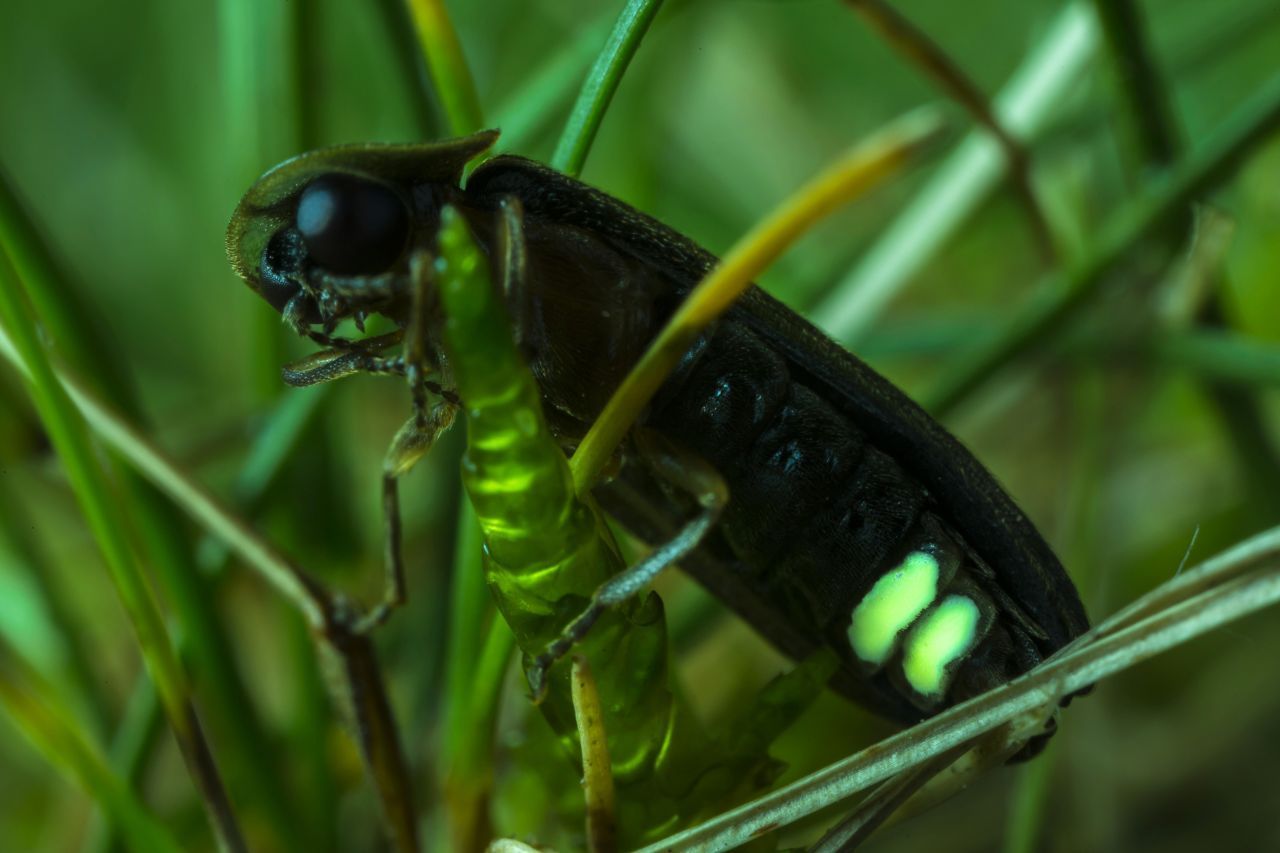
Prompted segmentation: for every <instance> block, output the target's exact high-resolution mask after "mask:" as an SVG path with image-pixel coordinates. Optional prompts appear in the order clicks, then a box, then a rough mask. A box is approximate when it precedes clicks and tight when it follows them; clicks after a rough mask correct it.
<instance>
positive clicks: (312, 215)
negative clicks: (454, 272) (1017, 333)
mask: <svg viewBox="0 0 1280 853" xmlns="http://www.w3.org/2000/svg"><path fill="white" fill-rule="evenodd" d="M296 222H297V225H298V231H299V232H300V233H301V234H302V239H303V241H304V242H305V243H306V245H307V254H308V255H310V257H311V259H312V260H313V261H314V262H315V263H316V264H318V265H319V266H321V267H324V268H325V269H327V270H330V271H332V272H335V273H339V274H341V275H373V274H375V273H380V272H383V271H385V270H387V269H388V268H390V266H391V265H392V264H394V263H395V262H396V259H397V258H399V257H400V253H401V252H402V251H403V250H404V244H405V240H406V238H408V236H409V211H408V210H406V209H405V204H404V202H403V201H402V200H401V199H400V196H398V195H396V193H395V192H393V191H392V190H391V188H390V187H388V186H386V185H385V184H381V183H378V182H377V181H371V180H368V179H366V178H359V177H356V176H354V175H343V174H337V173H335V174H331V175H322V176H321V177H319V178H316V179H315V180H314V181H312V182H311V184H310V185H309V186H308V187H307V188H306V189H305V190H303V191H302V196H301V197H300V198H299V199H298V212H297V215H296Z"/></svg>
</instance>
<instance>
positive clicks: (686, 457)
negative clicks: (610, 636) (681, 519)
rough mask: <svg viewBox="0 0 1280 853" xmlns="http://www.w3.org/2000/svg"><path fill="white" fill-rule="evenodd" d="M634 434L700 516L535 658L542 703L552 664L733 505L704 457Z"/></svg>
mask: <svg viewBox="0 0 1280 853" xmlns="http://www.w3.org/2000/svg"><path fill="white" fill-rule="evenodd" d="M633 435H634V437H635V443H636V447H637V449H638V450H639V451H640V453H641V455H643V456H644V458H645V460H646V461H647V463H648V464H649V466H650V468H651V469H652V471H653V472H654V473H655V474H656V475H657V476H658V477H660V478H661V479H663V480H665V481H666V482H668V483H670V484H671V485H673V486H675V487H676V488H678V489H680V490H681V491H683V492H686V493H688V494H690V495H692V496H693V497H694V498H695V499H696V500H697V502H698V506H699V511H698V514H697V515H696V516H694V517H693V518H692V519H691V520H690V521H688V522H687V523H685V525H684V526H683V527H681V528H680V530H679V531H677V532H676V534H675V536H673V537H672V538H671V539H670V540H668V541H667V542H666V543H664V544H663V545H661V546H659V547H658V548H656V549H654V551H653V552H652V553H651V554H649V556H647V557H645V558H644V559H643V560H641V561H640V562H639V563H636V564H635V565H634V566H632V567H630V568H629V569H627V570H626V571H624V572H622V573H621V574H618V575H615V576H614V577H612V578H610V579H609V580H608V581H606V582H605V583H604V584H603V585H602V586H601V587H600V588H599V589H597V590H596V591H595V593H594V594H593V595H592V596H591V603H590V604H588V605H587V609H586V610H584V611H582V613H580V614H578V615H577V616H576V617H575V618H574V619H573V621H571V622H570V623H569V624H568V625H567V626H565V628H564V630H563V631H561V633H560V636H559V637H557V638H556V639H555V640H552V641H551V643H550V644H549V645H548V646H547V648H546V650H545V651H543V653H542V654H540V655H538V656H537V657H536V658H534V660H533V663H532V664H531V665H530V667H529V670H528V677H529V686H530V687H531V688H532V689H533V695H534V699H535V700H537V699H541V698H542V695H543V694H544V693H545V692H546V686H547V679H546V675H547V672H548V671H549V670H550V669H551V667H552V665H553V664H555V662H556V661H558V660H560V659H561V658H562V657H564V656H565V655H566V654H568V653H569V650H570V649H572V648H573V647H574V645H576V644H577V643H579V642H580V641H581V640H582V639H583V638H584V637H586V635H587V633H588V632H589V631H590V630H591V628H592V626H593V625H595V623H596V621H597V620H598V619H599V618H600V617H601V616H602V615H603V614H604V613H605V611H607V610H609V609H610V608H612V607H616V606H617V605H619V604H621V603H622V602H624V601H626V600H627V599H629V598H631V597H632V596H633V595H635V594H636V593H639V592H642V591H643V590H644V589H646V588H647V587H648V586H649V585H650V584H651V583H653V581H654V579H656V578H657V577H658V575H660V574H662V572H663V571H665V570H666V569H667V568H668V567H669V566H672V565H674V564H676V563H678V562H680V560H681V559H682V558H683V557H685V556H687V555H688V554H689V553H690V552H691V551H692V550H693V549H694V548H696V547H697V546H698V544H699V543H700V542H701V541H702V539H703V537H705V536H706V535H707V533H708V531H710V530H711V528H712V527H713V526H714V525H715V523H716V521H717V520H718V519H719V518H720V513H721V512H723V510H724V507H725V504H727V503H728V502H729V488H728V486H726V485H725V482H724V478H722V477H721V476H720V472H718V471H717V470H715V468H713V467H712V466H711V465H709V464H708V463H707V462H706V460H704V459H702V457H700V456H697V455H696V454H694V453H692V452H690V451H688V450H686V449H685V448H683V447H679V446H678V445H675V444H673V443H672V442H671V441H670V440H668V439H667V438H665V437H664V436H662V435H661V434H659V433H657V432H656V431H654V430H651V429H646V428H644V427H639V428H637V429H635V430H633Z"/></svg>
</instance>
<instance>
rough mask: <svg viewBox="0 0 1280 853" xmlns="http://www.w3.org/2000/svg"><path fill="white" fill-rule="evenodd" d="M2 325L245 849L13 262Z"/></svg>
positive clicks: (160, 676) (207, 790) (173, 716)
mask: <svg viewBox="0 0 1280 853" xmlns="http://www.w3.org/2000/svg"><path fill="white" fill-rule="evenodd" d="M0 322H2V323H3V324H4V327H5V330H6V333H7V335H8V337H9V338H10V340H11V341H12V342H13V345H14V347H15V349H16V350H17V352H18V354H19V356H20V357H21V358H22V360H23V362H24V363H25V364H26V366H27V371H28V372H26V373H24V374H23V378H24V380H25V381H26V383H27V387H28V391H29V392H30V394H31V397H32V400H33V402H34V403H35V406H36V409H37V411H38V412H39V413H40V418H41V421H42V422H43V423H44V425H45V428H46V430H47V431H48V434H49V439H50V442H51V443H52V444H53V446H54V448H55V450H56V451H57V453H58V456H59V458H60V459H61V460H62V463H63V465H64V467H65V469H66V472H67V477H68V479H69V480H70V482H71V485H72V489H73V491H74V492H75V493H76V497H77V499H78V501H79V503H80V507H81V510H82V511H83V512H84V514H85V517H86V519H87V520H88V522H89V527H90V529H91V530H92V531H93V535H94V538H95V540H96V541H97V543H98V546H99V548H100V549H101V551H102V554H103V557H104V558H105V560H106V563H107V568H108V570H109V571H110V573H111V578H112V581H113V583H114V585H115V587H116V590H117V592H118V593H119V595H120V600H121V603H122V604H123V605H124V608H125V611H126V613H127V614H128V615H129V619H130V622H131V623H132V625H133V629H134V633H135V634H136V636H137V640H138V646H139V648H140V650H141V651H142V655H143V659H144V660H145V661H146V664H147V670H148V671H149V672H150V674H151V677H152V678H153V679H154V680H155V683H156V687H157V689H158V690H159V692H160V695H161V698H162V701H163V703H164V706H165V710H166V714H167V716H168V718H169V723H170V726H171V727H172V728H173V731H174V734H175V736H176V737H177V740H178V743H179V746H180V747H181V749H182V752H183V755H184V757H185V758H186V760H187V766H188V769H189V771H190V772H191V775H192V778H193V780H194V781H195V782H196V786H197V788H198V789H199V790H200V793H201V795H202V797H203V799H204V803H205V806H206V809H207V811H208V813H209V818H210V822H211V824H212V825H213V828H214V831H215V833H216V834H217V836H218V837H219V840H220V842H221V843H222V844H223V845H224V846H226V847H227V848H229V849H240V848H242V847H243V845H244V842H243V838H242V837H241V833H240V829H239V827H238V826H237V825H236V822H235V818H234V816H233V815H232V812H231V806H230V802H229V801H228V800H227V796H226V792H225V789H224V788H223V785H222V781H221V779H220V778H219V777H218V774H217V770H216V768H215V765H214V764H213V761H212V757H211V755H210V753H209V748H208V744H207V743H206V742H205V740H204V736H203V734H202V732H201V731H200V727H199V724H198V723H197V722H196V718H195V713H194V711H193V709H192V707H191V704H190V694H189V691H188V689H187V684H186V678H185V675H184V673H183V672H182V668H181V666H180V665H179V663H178V659H177V655H176V654H175V652H174V649H173V646H172V645H170V642H169V637H168V633H167V631H166V629H165V626H164V620H163V618H162V616H161V615H160V610H159V607H158V606H157V604H156V601H155V597H154V595H153V593H152V591H151V589H150V586H149V584H148V583H147V580H146V578H145V577H144V575H143V574H142V571H141V568H140V566H139V565H138V564H137V562H136V561H135V559H134V556H133V549H132V547H131V545H130V543H129V542H128V541H127V539H126V534H125V531H126V530H128V529H129V521H128V520H127V519H126V517H125V515H124V513H123V511H122V506H121V503H120V500H119V496H118V493H117V492H116V490H115V489H114V488H113V487H112V486H111V484H110V483H109V482H108V480H107V477H106V475H105V472H104V471H103V469H102V467H101V465H100V464H99V462H98V460H97V459H96V458H95V454H94V450H93V447H92V445H91V443H90V441H89V437H88V434H87V432H86V430H85V428H84V423H83V421H82V420H81V419H80V416H79V414H78V413H77V412H76V411H75V408H74V407H73V406H72V404H71V401H70V399H68V398H67V395H66V393H65V392H64V391H63V390H62V386H61V385H60V384H59V383H58V380H57V378H56V377H55V376H54V373H53V368H52V367H51V366H50V364H49V361H48V358H47V354H46V351H45V348H44V346H43V345H42V343H41V341H40V339H39V335H38V333H37V331H36V329H37V328H38V324H37V321H36V318H35V314H34V311H33V310H32V309H31V307H30V305H29V303H28V301H27V296H26V293H25V291H24V289H23V287H22V285H21V283H20V281H19V279H18V276H17V273H16V271H15V270H14V269H13V267H12V265H11V264H10V263H9V261H8V259H7V257H6V258H5V260H4V263H3V265H2V266H0Z"/></svg>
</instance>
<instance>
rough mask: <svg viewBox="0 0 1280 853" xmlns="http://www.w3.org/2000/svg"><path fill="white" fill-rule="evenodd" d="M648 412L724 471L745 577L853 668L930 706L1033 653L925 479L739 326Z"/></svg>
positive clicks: (727, 526)
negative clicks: (873, 441) (874, 442)
mask: <svg viewBox="0 0 1280 853" xmlns="http://www.w3.org/2000/svg"><path fill="white" fill-rule="evenodd" d="M647 423H648V425H649V426H650V427H652V428H655V429H658V430H659V431H661V432H663V433H665V434H667V435H668V436H669V437H670V438H672V439H673V440H675V441H677V442H679V443H680V444H682V445H684V446H686V447H688V448H689V449H690V450H692V451H694V452H696V453H698V454H699V455H700V456H702V457H703V458H704V459H705V460H706V461H707V462H709V463H710V464H711V465H713V466H714V467H715V468H716V469H717V470H718V471H719V472H720V474H721V475H722V476H723V477H724V479H725V481H726V483H727V485H728V486H729V493H730V500H729V505H728V507H727V508H726V510H725V514H724V516H723V520H722V529H723V535H724V538H725V540H726V541H727V543H728V544H729V546H730V547H731V549H732V550H733V552H734V554H735V556H736V557H737V558H738V560H739V561H741V564H742V565H743V566H744V567H745V568H746V571H745V573H744V575H743V576H742V577H741V578H740V580H741V582H742V583H744V584H746V585H749V586H751V587H752V588H753V591H754V592H755V593H756V595H757V596H758V597H760V598H763V599H765V600H767V601H769V602H772V604H773V606H774V607H775V608H776V609H777V610H778V611H779V612H778V617H779V618H780V619H784V620H786V621H787V622H788V623H789V624H791V625H793V626H804V630H806V631H808V632H809V635H810V638H811V640H812V641H813V642H815V643H823V644H827V645H829V646H831V647H832V648H834V649H835V650H836V651H837V653H838V654H839V655H840V656H841V658H842V659H843V660H845V661H846V663H847V665H848V666H849V667H850V668H851V669H852V670H853V671H854V672H856V673H857V675H858V676H860V677H862V678H866V679H874V680H876V681H878V682H879V685H878V686H879V688H880V689H887V690H892V691H894V692H896V693H898V694H899V695H900V696H902V697H903V698H905V699H907V700H908V702H910V704H911V705H912V706H914V707H915V708H917V709H919V710H921V711H924V712H928V711H932V710H936V709H937V708H939V707H942V706H944V705H947V704H950V703H951V702H952V701H954V700H955V699H958V698H963V697H966V696H969V695H973V694H974V693H977V692H981V690H983V689H987V688H989V687H991V686H994V684H997V683H1000V682H1001V681H1004V680H1007V679H1008V678H1009V677H1011V676H1013V675H1016V674H1018V673H1020V672H1023V671H1025V670H1026V669H1028V668H1029V667H1030V666H1031V665H1033V664H1034V663H1035V662H1036V661H1037V660H1038V659H1039V655H1038V654H1037V653H1036V652H1035V646H1034V644H1033V643H1031V642H1030V639H1029V638H1028V637H1027V636H1026V633H1027V632H1026V629H1025V627H1024V623H1025V622H1026V617H1025V616H1023V615H1022V614H1021V613H1019V612H1017V610H1016V605H1013V604H1012V603H1011V602H1010V601H1009V599H1008V596H1005V595H1002V594H1000V592H999V590H998V589H997V588H996V587H995V581H994V577H993V575H992V573H991V572H990V570H989V569H985V567H984V566H983V565H982V563H981V561H980V559H979V558H977V557H976V556H975V555H974V554H973V553H972V552H971V550H970V549H969V548H968V547H967V545H966V544H965V543H964V541H963V539H962V537H961V536H960V535H959V534H958V533H956V532H955V531H954V530H952V529H951V527H950V525H948V524H947V522H946V520H945V519H943V518H941V517H940V515H939V514H938V509H937V506H936V504H935V502H934V501H933V500H932V499H931V497H930V495H929V492H928V490H927V489H926V488H925V487H924V486H923V485H921V484H920V483H919V482H917V481H916V480H915V479H914V478H913V477H911V476H910V475H909V474H908V473H907V472H906V471H905V470H904V469H903V468H902V466H900V465H899V464H898V463H897V462H896V461H895V460H894V459H893V458H892V457H890V456H889V455H888V454H887V453H885V452H884V451H882V450H881V449H879V448H877V447H875V446H874V445H872V444H871V443H869V442H868V441H867V438H866V436H865V435H864V434H863V433H862V431H861V430H859V429H858V428H857V426H856V424H854V423H853V422H852V421H851V420H850V419H849V417H848V416H847V415H844V414H842V413H841V412H839V411H837V410H836V409H835V408H834V407H833V406H832V405H831V404H830V403H828V402H827V401H826V400H824V399H823V398H822V397H820V396H819V395H818V394H817V393H815V392H814V391H813V390H811V389H810V388H808V387H806V385H805V384H803V382H802V381H800V380H797V379H795V378H793V377H792V376H791V375H790V373H789V371H788V369H787V363H786V361H785V360H784V359H783V358H782V357H781V356H780V355H779V354H778V353H776V352H775V351H774V350H773V349H772V348H771V347H770V346H769V345H768V343H766V342H764V341H763V340H761V339H760V338H759V337H758V336H757V335H756V334H755V333H754V332H752V331H751V330H750V329H749V328H747V327H746V326H744V325H742V324H740V323H737V322H734V321H732V320H729V321H726V322H724V323H722V324H721V325H720V327H719V328H718V329H717V330H716V331H715V333H714V335H712V336H711V337H710V338H709V339H708V340H707V341H706V343H705V344H704V345H703V346H702V347H699V348H697V349H696V350H695V351H694V352H693V353H691V355H690V356H689V357H688V358H686V360H685V362H684V364H683V365H682V368H681V369H680V370H679V371H677V373H676V374H675V375H673V377H672V378H671V379H670V380H669V381H668V383H667V384H666V386H665V387H664V389H663V391H662V392H661V394H660V395H659V397H658V398H657V399H656V400H655V402H654V405H653V407H652V409H651V410H650V413H649V416H648V418H647Z"/></svg>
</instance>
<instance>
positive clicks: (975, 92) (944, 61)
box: [845, 0, 1058, 266]
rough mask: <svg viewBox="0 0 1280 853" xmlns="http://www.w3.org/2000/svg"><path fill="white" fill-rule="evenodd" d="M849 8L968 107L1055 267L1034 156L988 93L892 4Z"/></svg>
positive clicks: (863, 0) (859, 0) (857, 3)
mask: <svg viewBox="0 0 1280 853" xmlns="http://www.w3.org/2000/svg"><path fill="white" fill-rule="evenodd" d="M845 5H846V6H850V7H852V8H853V10H854V11H855V12H857V13H858V14H859V15H861V16H862V18H863V19H864V20H865V21H866V22H867V23H868V24H870V25H871V27H872V28H873V29H875V30H876V31H877V32H879V33H880V34H881V35H882V36H883V37H884V39H885V41H887V42H888V43H889V44H890V46H892V47H893V48H894V49H895V50H897V51H898V52H899V53H901V54H902V55H903V56H905V57H906V58H907V60H908V61H909V62H912V63H914V64H915V65H916V66H917V67H918V68H919V69H920V70H921V71H922V72H924V74H926V75H927V76H929V77H932V78H933V79H934V80H935V81H936V82H937V83H938V85H939V88H941V89H942V91H943V92H945V93H946V94H948V95H949V96H950V97H952V98H953V99H954V100H955V101H956V103H958V104H960V105H961V106H962V107H964V108H965V109H966V110H967V111H968V112H969V114H970V115H971V116H972V117H973V119H974V120H975V121H977V122H978V123H979V124H981V125H982V126H983V127H984V128H986V129H987V131H988V132H989V133H990V134H991V135H992V137H994V138H995V140H996V142H997V143H998V144H999V146H1000V149H1001V151H1002V152H1003V153H1004V158H1005V162H1006V164H1007V167H1008V170H1009V177H1010V178H1011V179H1012V182H1013V190H1014V193H1015V194H1016V195H1017V196H1018V199H1019V201H1021V202H1022V206H1023V209H1024V210H1025V211H1026V213H1027V220H1028V221H1029V222H1030V224H1031V231H1032V234H1033V235H1034V237H1035V240H1036V243H1037V244H1038V245H1039V248H1040V253H1041V255H1042V256H1043V258H1044V260H1045V262H1046V264H1047V265H1050V266H1052V265H1053V264H1054V263H1055V262H1056V260H1057V255H1058V250H1057V247H1056V245H1055V241H1054V238H1053V231H1052V230H1051V228H1050V227H1049V219H1048V217H1047V216H1046V215H1045V213H1044V209H1043V207H1042V206H1041V204H1040V200H1039V198H1037V196H1036V191H1035V186H1034V185H1033V184H1032V181H1031V157H1030V155H1029V153H1028V152H1027V149H1026V148H1025V147H1023V145H1022V143H1021V142H1019V141H1018V140H1017V139H1016V138H1015V137H1014V136H1013V134H1012V133H1011V132H1010V131H1009V129H1008V128H1006V127H1005V125H1004V122H1003V120H1002V119H1001V118H1000V116H998V115H997V114H996V111H995V110H994V109H993V108H992V106H991V103H990V102H989V101H988V100H987V96H986V94H985V93H984V92H983V91H982V90H981V89H980V88H978V85H977V84H976V83H974V82H973V79H972V78H970V77H969V75H968V74H966V73H965V70H964V68H963V67H961V65H960V63H958V62H956V61H955V60H954V59H952V58H951V57H950V56H949V55H947V52H946V51H945V50H943V49H942V46H941V45H940V44H938V42H936V41H935V40H933V39H932V38H930V37H929V35H928V33H926V32H924V31H923V30H921V29H920V28H919V27H917V26H916V25H915V24H913V23H912V22H911V21H910V20H909V19H908V18H907V17H906V16H904V15H903V14H902V13H901V12H899V11H897V10H896V9H894V8H893V7H892V6H890V5H889V4H888V3H885V2H882V0H845Z"/></svg>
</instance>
